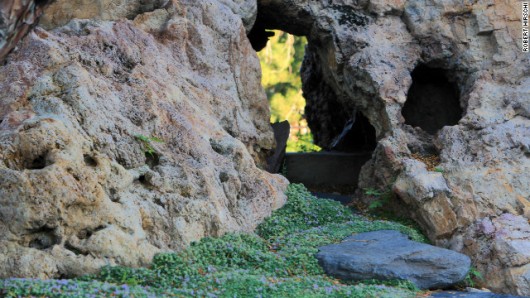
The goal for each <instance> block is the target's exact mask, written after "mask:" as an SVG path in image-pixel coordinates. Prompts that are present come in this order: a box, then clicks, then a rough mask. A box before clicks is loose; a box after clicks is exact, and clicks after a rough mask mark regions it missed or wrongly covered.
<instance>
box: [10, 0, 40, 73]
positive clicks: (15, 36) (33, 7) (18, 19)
mask: <svg viewBox="0 0 530 298" xmlns="http://www.w3.org/2000/svg"><path fill="white" fill-rule="evenodd" d="M48 2H49V1H48V0H41V1H34V0H2V2H0V63H2V61H3V60H4V57H5V56H6V55H7V54H8V53H9V52H10V51H11V50H12V49H13V48H14V47H15V46H16V45H17V44H18V42H19V41H20V40H21V39H22V38H24V36H25V35H26V34H27V33H28V32H29V30H30V29H31V28H32V27H33V26H35V25H36V24H37V23H38V20H39V17H40V16H41V15H42V12H43V10H44V8H45V6H46V5H47V4H48Z"/></svg>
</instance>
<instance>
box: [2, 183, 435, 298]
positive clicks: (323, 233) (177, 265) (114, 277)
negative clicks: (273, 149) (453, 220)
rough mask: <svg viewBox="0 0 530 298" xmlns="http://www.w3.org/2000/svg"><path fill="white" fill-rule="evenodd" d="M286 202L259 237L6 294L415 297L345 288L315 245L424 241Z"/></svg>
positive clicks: (213, 243) (298, 193)
mask: <svg viewBox="0 0 530 298" xmlns="http://www.w3.org/2000/svg"><path fill="white" fill-rule="evenodd" d="M287 195H288V201H287V204H286V205H285V206H284V207H283V208H281V209H279V210H277V211H275V212H274V213H273V214H272V216H271V217H269V218H267V219H266V220H265V221H264V222H263V223H262V224H261V225H260V226H259V227H258V230H257V234H227V235H225V236H223V237H219V238H204V239H202V240H201V241H198V242H196V243H193V244H192V245H190V247H189V248H188V249H186V250H184V251H182V252H179V253H164V254H159V255H157V256H156V257H155V258H154V260H153V263H152V265H151V267H150V268H127V267H119V266H115V267H110V266H107V267H104V268H102V270H101V271H100V272H99V273H97V274H95V275H87V276H83V277H81V278H78V279H76V280H49V281H42V280H33V279H7V280H3V281H2V282H1V283H0V296H1V295H5V296H7V297H29V296H46V297H88V296H114V297H132V296H134V297H153V296H159V297H162V296H163V297H346V296H347V297H414V296H415V295H416V294H417V289H415V288H414V287H413V286H411V285H410V283H407V282H403V281H394V282H392V281H391V282H378V281H373V280H372V281H365V282H360V283H351V284H345V283H341V282H339V281H337V280H335V279H333V278H330V277H328V276H326V275H325V274H324V272H323V271H322V269H321V267H320V266H319V265H318V262H317V260H316V258H315V257H314V255H315V253H316V252H317V251H318V247H319V246H322V245H327V244H331V243H337V242H340V241H341V240H342V239H343V238H345V237H347V236H349V235H351V234H354V233H361V232H367V231H375V230H382V229H393V230H399V231H401V232H403V233H405V234H407V235H409V236H410V237H411V238H412V239H414V240H416V241H425V238H424V237H423V236H422V235H421V234H420V233H419V232H418V231H416V230H414V229H411V228H409V227H406V226H403V225H401V224H397V223H393V222H389V221H381V220H375V221H371V220H368V219H367V218H365V217H363V216H360V215H356V214H354V213H353V212H352V211H351V210H350V209H348V208H346V207H344V206H342V205H341V204H340V203H338V202H335V201H330V200H325V199H318V198H316V197H313V196H312V195H311V194H310V193H309V192H308V191H307V189H305V187H303V186H302V185H296V184H292V185H290V186H289V188H288V191H287Z"/></svg>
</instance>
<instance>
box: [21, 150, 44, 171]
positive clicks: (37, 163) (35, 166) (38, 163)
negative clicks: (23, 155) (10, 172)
mask: <svg viewBox="0 0 530 298" xmlns="http://www.w3.org/2000/svg"><path fill="white" fill-rule="evenodd" d="M46 155H47V154H42V155H39V156H38V157H37V158H35V159H33V160H31V161H30V162H28V164H27V165H26V169H28V170H40V169H44V168H45V167H46V166H47V162H46Z"/></svg>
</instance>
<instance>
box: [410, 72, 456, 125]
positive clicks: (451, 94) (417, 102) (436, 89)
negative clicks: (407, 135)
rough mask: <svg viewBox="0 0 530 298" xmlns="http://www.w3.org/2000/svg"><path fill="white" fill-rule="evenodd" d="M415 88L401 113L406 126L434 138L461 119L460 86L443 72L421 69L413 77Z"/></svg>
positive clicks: (412, 89)
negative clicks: (443, 129) (422, 131)
mask: <svg viewBox="0 0 530 298" xmlns="http://www.w3.org/2000/svg"><path fill="white" fill-rule="evenodd" d="M411 76H412V85H411V86H410V89H409V91H408V94H407V101H406V102H405V105H404V106H403V109H402V111H401V113H402V115H403V117H404V118H405V124H408V125H410V126H413V127H420V128H421V129H423V130H424V131H426V132H427V133H429V134H435V133H436V132H437V131H438V130H440V129H441V128H442V127H444V126H451V125H456V124H457V123H458V121H459V120H460V119H461V118H462V113H463V110H462V107H461V106H460V96H459V91H458V86H457V85H456V83H455V82H451V81H450V80H449V79H448V76H447V73H446V71H445V70H444V69H441V68H430V67H428V66H426V65H424V64H420V65H418V66H417V67H416V68H415V69H414V71H412V73H411Z"/></svg>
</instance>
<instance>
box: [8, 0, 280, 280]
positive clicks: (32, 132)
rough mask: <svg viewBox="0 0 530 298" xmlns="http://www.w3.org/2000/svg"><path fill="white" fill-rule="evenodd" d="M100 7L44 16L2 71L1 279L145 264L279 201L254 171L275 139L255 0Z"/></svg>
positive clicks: (62, 6) (247, 223)
mask: <svg viewBox="0 0 530 298" xmlns="http://www.w3.org/2000/svg"><path fill="white" fill-rule="evenodd" d="M80 2H83V1H80ZM92 2H93V1H92ZM96 2H97V3H95V4H94V9H96V8H97V9H100V8H101V7H105V10H101V11H104V13H105V15H101V17H97V16H94V15H92V14H90V15H87V17H90V18H94V20H82V19H76V20H72V21H69V20H68V19H69V18H72V17H76V16H77V17H83V16H85V15H84V14H81V15H76V13H78V12H76V11H68V13H69V15H66V16H63V17H64V19H61V17H60V16H57V17H55V15H54V18H53V21H57V22H58V23H57V24H50V23H48V28H52V27H54V29H50V30H49V31H46V30H44V29H41V28H37V29H36V30H35V31H34V32H32V33H30V34H29V35H28V36H27V37H26V38H25V39H24V41H23V42H22V43H20V44H19V45H18V49H17V50H16V51H14V52H12V53H11V54H10V55H9V56H8V57H7V59H6V62H5V65H3V66H0V90H1V91H2V92H1V93H0V268H2V270H1V271H0V277H39V278H52V277H61V276H75V275H80V274H86V273H90V272H94V270H96V269H98V268H99V267H101V266H103V265H105V264H121V265H125V266H141V265H148V264H149V263H150V261H151V258H152V256H153V255H154V254H155V253H157V252H161V251H170V250H178V249H181V248H183V247H184V246H186V245H187V244H189V243H190V242H191V241H195V240H198V239H200V238H202V237H205V236H216V235H221V234H223V233H226V232H232V231H251V230H253V229H254V228H255V226H256V225H257V224H258V223H259V222H260V221H261V220H262V219H263V218H264V217H266V216H268V215H269V214H270V212H271V211H272V210H274V209H276V208H279V207H280V206H281V205H282V204H283V203H284V201H285V195H284V194H283V191H284V190H285V187H286V180H285V179H284V178H283V177H281V176H277V175H271V174H268V173H267V172H265V171H263V170H261V169H262V168H264V167H265V164H264V160H265V157H266V153H267V151H268V150H270V149H271V148H272V147H273V145H274V140H273V133H272V130H271V128H270V125H269V112H268V104H267V100H266V98H265V94H264V92H263V90H262V89H261V87H260V75H259V72H260V70H259V61H258V58H257V57H256V55H255V53H254V51H253V50H252V47H251V45H250V43H249V41H248V40H247V38H246V30H245V27H244V22H243V21H242V19H243V18H247V19H249V18H250V19H252V16H251V14H252V12H251V11H252V9H251V8H249V7H247V6H244V4H245V3H247V2H248V3H251V2H252V1H244V2H243V1H233V2H230V5H225V4H226V3H228V2H229V1H215V0H210V1H174V2H170V3H167V4H164V3H163V4H164V5H165V6H164V7H150V8H149V9H145V10H144V9H141V10H140V11H139V12H137V14H136V15H134V14H131V13H132V12H133V11H136V10H135V9H137V8H138V7H142V5H143V4H144V2H145V1H96ZM111 2H112V3H114V4H115V5H110V6H108V7H107V6H105V5H106V3H111ZM122 2H123V3H125V2H127V3H126V4H127V5H129V6H130V7H124V6H122V5H121V4H120V3H122ZM83 3H85V2H83ZM150 3H154V2H150ZM118 4H120V5H118ZM68 5H71V3H67V1H57V2H55V4H54V6H50V7H49V9H50V11H49V13H54V12H56V11H63V12H64V11H67V8H68V7H69V6H68ZM238 5H243V6H241V7H242V9H241V11H243V12H244V13H245V14H244V15H243V14H242V15H238V14H236V13H234V12H238V7H240V6H238ZM109 7H110V8H109ZM107 8H108V9H107ZM109 9H111V10H109ZM112 9H116V10H115V11H112ZM101 11H99V12H98V13H101ZM84 13H88V12H87V11H84ZM138 13H139V14H138ZM109 16H110V17H109ZM125 17H127V18H128V19H126V18H125ZM63 24H66V25H63Z"/></svg>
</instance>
